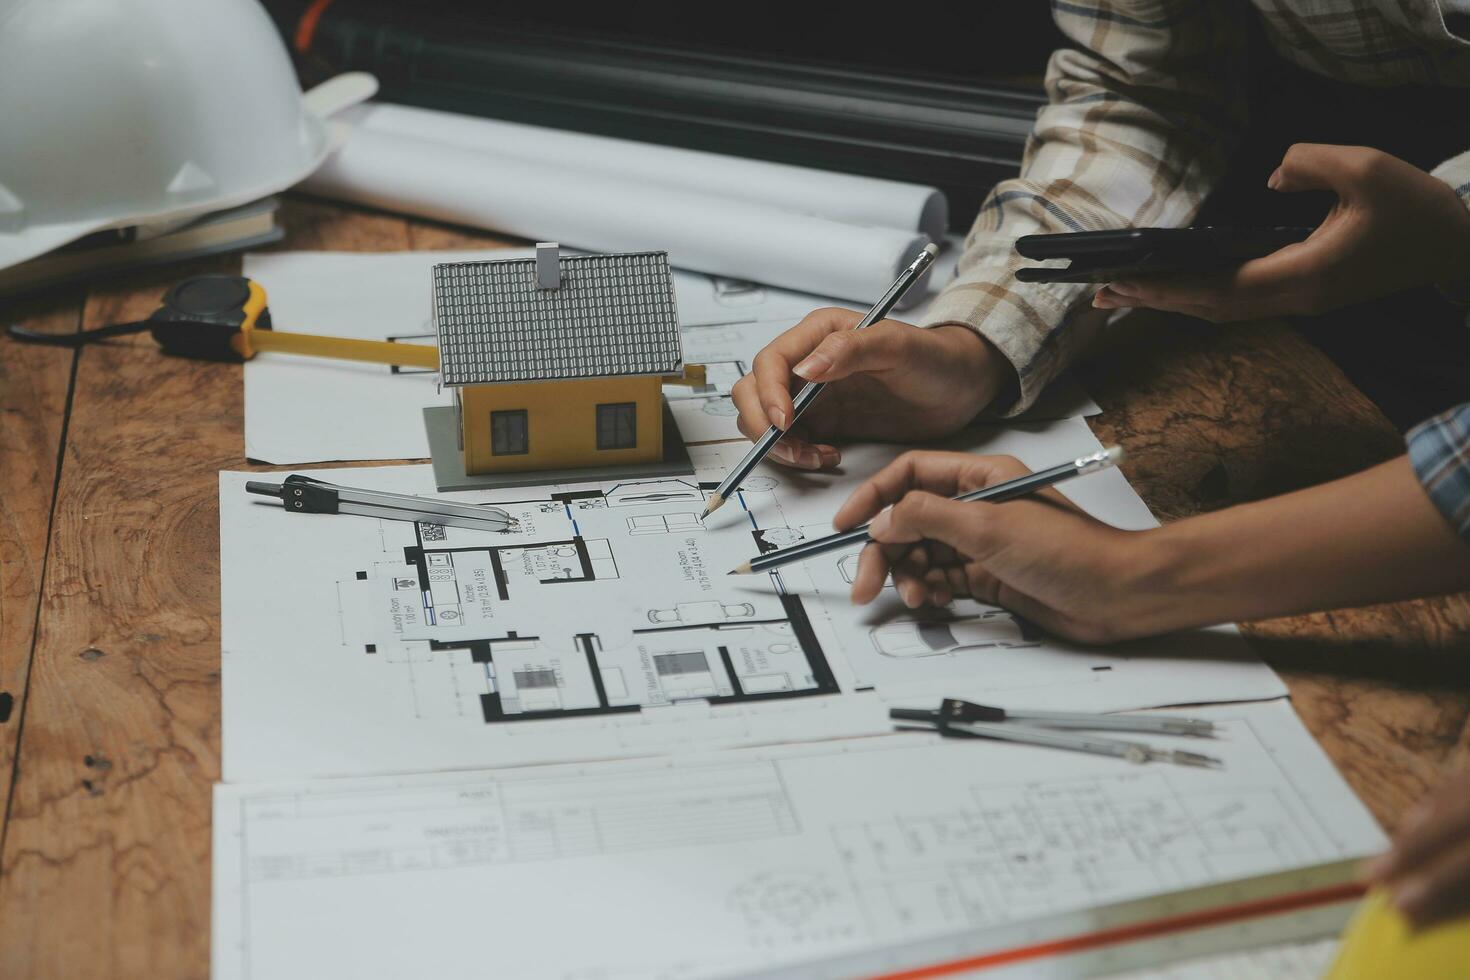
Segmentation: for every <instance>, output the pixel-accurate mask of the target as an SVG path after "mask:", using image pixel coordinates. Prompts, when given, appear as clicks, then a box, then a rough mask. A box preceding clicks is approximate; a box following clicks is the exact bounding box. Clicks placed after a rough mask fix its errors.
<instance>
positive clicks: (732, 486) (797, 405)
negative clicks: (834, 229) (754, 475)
mask: <svg viewBox="0 0 1470 980" xmlns="http://www.w3.org/2000/svg"><path fill="white" fill-rule="evenodd" d="M938 254H939V247H938V246H937V245H934V244H933V243H930V244H928V245H925V246H924V250H923V251H922V252H920V253H919V255H918V257H917V258H916V259H914V261H913V262H911V263H909V266H908V268H906V269H904V270H903V271H902V272H900V273H899V274H898V278H897V279H896V280H895V281H894V283H893V285H892V286H889V287H888V292H886V293H884V294H883V298H882V299H880V300H878V302H877V304H876V305H874V307H873V308H872V309H871V310H869V311H868V312H867V315H866V316H864V317H863V318H862V319H861V320H859V321H858V324H857V326H855V327H853V328H852V329H854V330H862V329H863V328H865V327H871V326H872V325H873V324H875V323H877V322H878V321H879V320H881V319H883V318H884V317H885V316H887V315H888V312H889V311H890V310H892V309H893V307H894V305H895V304H897V303H898V301H899V300H900V299H902V298H903V295H904V293H906V292H908V291H909V287H910V286H912V285H913V284H914V283H916V282H918V281H919V278H920V277H921V276H923V275H924V273H925V271H926V270H928V268H929V264H930V263H932V262H933V261H934V256H936V255H938ZM825 387H827V385H826V382H823V381H809V382H807V384H805V385H804V386H802V389H801V390H800V391H798V392H797V393H796V397H795V398H793V399H792V400H791V407H792V409H793V411H792V414H791V422H792V423H793V424H795V422H796V420H797V419H799V418H801V413H802V412H804V411H806V408H807V406H808V405H810V404H811V403H812V402H813V401H815V400H816V397H817V396H818V395H820V394H821V393H822V389H823V388H825ZM783 435H785V433H784V432H782V431H781V430H780V429H778V428H776V427H775V426H774V425H773V426H771V427H770V428H769V429H767V430H766V434H765V435H763V436H761V437H760V438H759V439H757V440H756V442H755V445H754V446H752V447H750V452H748V453H746V454H745V458H744V459H742V460H741V461H740V462H739V463H737V464H736V466H735V468H734V469H733V470H731V471H730V472H729V473H727V474H726V475H725V478H724V479H723V480H721V481H720V485H719V486H718V487H716V488H715V492H714V493H712V494H710V495H709V499H708V500H707V501H705V504H704V513H703V514H700V515H699V519H700V520H704V519H705V518H706V517H708V516H709V515H711V514H713V513H714V512H715V511H717V510H719V509H720V508H721V507H723V506H724V505H725V501H727V500H729V499H730V498H731V497H732V496H734V495H735V491H736V490H738V489H740V484H741V483H743V482H744V481H745V478H746V477H747V476H749V475H750V471H751V470H753V469H755V467H756V464H757V463H759V462H760V461H761V460H763V459H765V458H766V454H767V453H769V452H770V451H771V447H772V446H774V445H775V444H776V443H777V442H779V441H780V440H781V437H782V436H783Z"/></svg>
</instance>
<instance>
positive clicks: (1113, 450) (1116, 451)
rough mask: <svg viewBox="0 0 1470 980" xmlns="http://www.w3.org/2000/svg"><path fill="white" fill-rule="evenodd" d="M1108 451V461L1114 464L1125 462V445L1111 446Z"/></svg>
mask: <svg viewBox="0 0 1470 980" xmlns="http://www.w3.org/2000/svg"><path fill="white" fill-rule="evenodd" d="M1107 452H1108V462H1109V463H1111V464H1113V465H1114V466H1117V465H1118V464H1119V463H1121V462H1123V447H1122V446H1109V447H1108V450H1107Z"/></svg>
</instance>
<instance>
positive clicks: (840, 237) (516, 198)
mask: <svg viewBox="0 0 1470 980" xmlns="http://www.w3.org/2000/svg"><path fill="white" fill-rule="evenodd" d="M301 187H302V189H303V190H306V191H308V192H309V193H313V194H320V195H322V196H324V197H330V198H336V199H338V200H345V201H354V202H357V203H360V204H368V205H372V206H374V207H380V208H385V209H387V210H392V211H402V212H406V213H408V214H414V215H419V216H422V217H427V218H435V219H438V220H441V221H450V222H456V223H459V224H467V225H473V226H475V227H479V228H485V229H489V230H493V231H502V232H508V233H510V234H513V235H518V236H521V237H524V238H530V239H540V240H543V241H558V242H560V243H562V244H563V245H567V246H570V247H573V248H584V249H590V250H594V251H640V250H645V249H649V250H655V249H657V250H667V251H668V253H669V259H670V261H671V262H672V264H673V265H675V266H678V267H680V268H684V269H692V270H695V271H698V272H707V273H713V274H716V275H723V276H731V277H735V278H740V279H749V280H753V281H755V282H762V283H767V284H770V285H773V286H783V287H786V288H788V289H795V290H800V291H802V292H809V293H818V294H821V295H824V296H836V297H841V298H844V299H851V300H856V301H864V302H872V301H874V300H876V299H877V298H878V297H879V296H880V295H881V294H882V293H883V292H884V291H886V290H887V289H888V287H889V286H890V285H892V283H893V280H894V278H895V277H896V276H897V275H898V273H899V271H900V270H901V269H902V268H903V267H904V266H906V265H907V264H908V263H909V262H911V261H913V258H914V256H915V255H916V254H917V253H918V251H919V249H921V248H922V247H923V246H924V244H925V243H926V242H927V241H928V238H927V236H925V235H923V234H920V233H918V232H916V231H912V230H908V231H904V230H899V229H896V228H866V227H859V226H857V225H851V224H844V223H842V222H837V221H832V220H830V219H828V218H821V217H816V216H813V215H809V214H800V213H797V212H794V211H789V210H785V209H781V208H775V207H770V206H767V205H761V204H752V203H751V202H749V201H743V200H739V199H736V198H731V197H718V196H714V195H709V194H699V193H694V192H692V191H689V190H685V189H681V188H670V187H667V186H664V185H662V184H659V183H647V182H640V181H633V180H624V179H618V178H614V177H608V176H606V175H602V174H596V173H592V172H589V171H586V170H579V169H575V168H572V167H563V166H554V165H550V164H546V163H542V162H533V161H527V160H521V159H515V158H511V157H505V156H498V155H491V154H487V153H482V152H478V151H476V150H471V149H466V148H463V147H459V146H452V145H450V144H447V143H438V142H431V141H428V140H421V139H413V138H409V137H406V136H399V135H392V134H388V133H380V132H374V131H372V130H368V129H356V130H354V131H353V132H352V133H351V135H350V136H349V137H348V138H347V140H346V142H345V144H344V145H343V146H342V147H341V148H340V149H339V150H337V152H336V153H334V154H333V155H332V156H331V157H330V158H328V160H327V162H326V164H325V165H323V167H322V168H321V169H320V170H318V171H317V172H316V173H315V174H314V175H313V176H312V177H311V178H310V179H308V180H307V181H306V182H305V183H304V184H302V185H301Z"/></svg>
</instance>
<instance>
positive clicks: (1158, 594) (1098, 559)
mask: <svg viewBox="0 0 1470 980" xmlns="http://www.w3.org/2000/svg"><path fill="white" fill-rule="evenodd" d="M1029 473H1030V470H1029V469H1028V468H1027V467H1026V466H1025V465H1024V464H1022V463H1021V462H1020V461H1019V460H1016V459H1014V458H1012V457H1009V456H974V455H970V454H967V453H949V452H910V453H906V454H904V455H903V456H901V457H899V458H898V459H897V460H895V461H894V462H893V463H891V464H890V465H889V466H888V467H886V468H885V469H884V470H882V471H881V472H879V473H878V474H877V475H875V476H873V477H872V478H871V479H869V480H868V481H867V482H866V483H864V484H863V485H862V486H861V487H859V488H858V489H857V490H856V491H854V492H853V495H852V496H851V497H850V498H849V499H848V501H847V503H845V504H844V505H843V506H842V508H841V509H840V510H839V511H838V512H837V515H836V517H835V519H834V520H833V524H834V525H835V526H836V527H838V528H839V529H848V528H852V527H855V526H857V525H859V524H862V523H863V522H864V521H870V522H871V523H870V525H869V531H868V533H869V535H870V537H871V538H872V539H873V542H874V544H872V545H870V546H868V547H867V548H864V549H863V552H862V557H861V558H860V559H859V564H858V572H857V575H856V576H855V578H854V581H853V585H852V598H853V601H854V602H856V603H859V604H865V603H869V602H872V601H873V600H874V599H875V598H877V597H878V595H879V594H881V592H882V590H883V588H884V586H885V585H886V584H887V581H888V578H889V575H890V573H891V575H892V578H893V583H894V586H895V587H896V588H897V590H898V594H899V596H900V597H901V598H902V600H903V601H904V603H905V604H906V605H908V606H909V607H918V606H922V605H926V604H933V605H947V604H948V603H949V602H950V601H951V600H952V599H954V598H956V597H962V596H969V597H973V598H975V599H978V600H980V601H981V602H987V603H992V604H995V605H1000V606H1004V607H1006V608H1007V609H1010V610H1011V611H1013V612H1015V613H1017V614H1019V615H1021V616H1024V617H1025V618H1027V619H1029V620H1031V621H1032V622H1034V623H1036V624H1037V625H1038V626H1040V627H1041V628H1043V629H1045V630H1046V631H1047V632H1049V633H1052V634H1054V635H1057V636H1062V637H1066V638H1068V639H1074V640H1080V641H1083V642H1089V643H1108V642H1114V641H1117V640H1122V639H1128V638H1131V637H1135V636H1144V635H1149V634H1153V633H1159V632H1165V631H1168V630H1170V629H1174V628H1177V626H1176V624H1175V622H1174V618H1175V616H1176V615H1177V614H1178V611H1179V610H1178V607H1179V603H1178V602H1177V601H1176V600H1175V598H1174V596H1173V595H1172V594H1171V588H1170V585H1169V583H1170V581H1171V575H1172V573H1173V572H1174V571H1175V569H1174V567H1173V565H1172V564H1171V562H1172V561H1173V560H1174V552H1172V551H1171V550H1170V549H1161V548H1160V547H1159V546H1158V540H1157V538H1156V535H1157V534H1158V532H1157V531H1123V530H1119V529H1117V528H1114V527H1111V526H1109V525H1107V524H1104V523H1102V522H1101V521H1098V520H1096V519H1094V518H1092V517H1090V516H1088V515H1087V514H1086V513H1085V512H1084V511H1082V510H1081V509H1080V508H1078V507H1077V506H1076V505H1075V504H1073V503H1072V502H1071V501H1069V500H1068V499H1067V498H1066V497H1064V496H1062V495H1061V494H1060V493H1058V492H1057V491H1056V490H1054V489H1045V490H1041V491H1039V492H1036V493H1032V494H1030V495H1028V496H1025V497H1022V498H1019V499H1012V500H1010V501H1009V502H1007V503H1002V504H990V503H975V502H968V503H967V502H959V501H954V500H949V499H946V498H948V497H953V496H955V495H957V494H960V493H964V492H966V491H970V490H973V489H977V488H983V487H990V486H995V485H998V484H1003V483H1006V482H1008V481H1011V480H1015V479H1018V478H1021V477H1025V476H1027V475H1028V474H1029Z"/></svg>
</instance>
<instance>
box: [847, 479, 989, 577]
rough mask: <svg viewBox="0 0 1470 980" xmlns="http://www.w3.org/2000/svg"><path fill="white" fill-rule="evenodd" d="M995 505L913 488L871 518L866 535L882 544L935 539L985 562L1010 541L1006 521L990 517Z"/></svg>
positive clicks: (973, 558) (965, 554)
mask: <svg viewBox="0 0 1470 980" xmlns="http://www.w3.org/2000/svg"><path fill="white" fill-rule="evenodd" d="M994 510H996V507H995V506H994V505H992V504H984V503H962V502H960V501H955V500H946V499H945V498H943V497H937V496H935V495H934V494H932V493H926V492H924V491H922V490H914V491H911V492H910V493H908V494H907V495H905V496H904V498H903V499H902V500H900V501H899V502H898V503H896V504H894V505H893V506H892V507H891V508H889V509H888V510H886V511H883V512H882V513H881V514H879V515H878V516H877V517H876V518H874V519H873V522H872V525H871V526H870V528H869V532H868V533H869V535H870V536H871V537H872V538H873V540H874V541H878V542H881V543H883V544H905V543H909V542H917V541H924V540H930V541H938V542H942V543H944V544H947V545H949V546H950V547H952V548H954V549H955V551H957V552H959V553H960V554H961V555H964V556H966V557H967V558H970V559H972V560H976V561H979V562H980V563H981V564H984V562H985V559H986V558H987V557H989V556H990V555H991V554H992V553H994V552H995V551H996V550H998V549H999V548H1001V547H1003V546H1004V544H1005V543H1006V542H1007V541H1008V540H1009V535H1008V532H1007V531H1006V530H1005V528H1006V524H1007V522H1005V521H1001V520H994V519H992V517H991V514H992V512H993V511H994Z"/></svg>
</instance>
